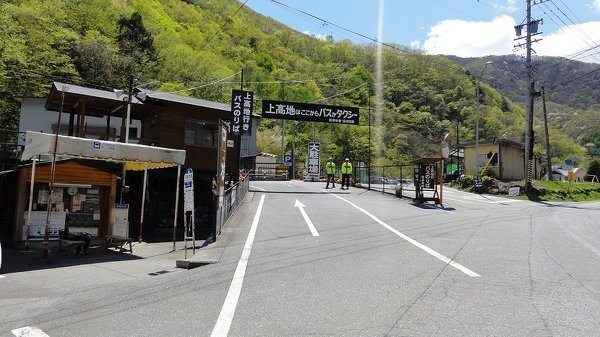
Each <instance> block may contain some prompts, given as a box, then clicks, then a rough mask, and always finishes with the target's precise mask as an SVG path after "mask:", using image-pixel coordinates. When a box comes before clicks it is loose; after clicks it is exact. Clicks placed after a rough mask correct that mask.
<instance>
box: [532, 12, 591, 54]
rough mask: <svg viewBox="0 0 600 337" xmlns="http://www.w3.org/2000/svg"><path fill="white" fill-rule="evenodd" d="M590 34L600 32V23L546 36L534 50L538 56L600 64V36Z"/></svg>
mask: <svg viewBox="0 0 600 337" xmlns="http://www.w3.org/2000/svg"><path fill="white" fill-rule="evenodd" d="M597 2H600V0H599V1H597ZM589 32H600V21H593V22H586V23H582V24H578V25H572V26H567V27H563V28H561V29H560V30H559V31H557V32H555V33H552V34H544V35H543V36H542V38H543V39H542V41H540V42H537V43H535V44H534V45H533V49H534V50H535V51H536V52H537V54H538V55H544V56H563V57H568V58H571V59H574V60H578V61H582V62H592V63H600V47H597V46H598V45H600V36H598V34H589ZM594 47H596V48H594ZM587 50H589V52H586V51H587ZM593 54H595V55H593Z"/></svg>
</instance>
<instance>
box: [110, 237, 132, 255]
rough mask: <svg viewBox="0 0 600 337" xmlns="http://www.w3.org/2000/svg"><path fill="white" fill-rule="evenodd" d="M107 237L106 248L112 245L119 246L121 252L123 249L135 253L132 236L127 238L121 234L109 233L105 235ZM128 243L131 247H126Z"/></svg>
mask: <svg viewBox="0 0 600 337" xmlns="http://www.w3.org/2000/svg"><path fill="white" fill-rule="evenodd" d="M105 238H106V247H105V248H106V249H108V248H110V247H116V248H119V252H121V253H122V252H123V251H128V252H130V253H131V254H133V249H132V247H131V241H133V239H132V238H127V237H124V236H119V235H107V236H105ZM126 244H129V249H127V248H124V247H123V246H125V245H126Z"/></svg>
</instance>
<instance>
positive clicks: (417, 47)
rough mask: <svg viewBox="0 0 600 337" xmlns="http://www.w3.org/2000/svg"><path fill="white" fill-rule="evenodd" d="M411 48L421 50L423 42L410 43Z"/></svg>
mask: <svg viewBox="0 0 600 337" xmlns="http://www.w3.org/2000/svg"><path fill="white" fill-rule="evenodd" d="M410 47H411V48H412V49H421V41H419V40H413V41H410Z"/></svg>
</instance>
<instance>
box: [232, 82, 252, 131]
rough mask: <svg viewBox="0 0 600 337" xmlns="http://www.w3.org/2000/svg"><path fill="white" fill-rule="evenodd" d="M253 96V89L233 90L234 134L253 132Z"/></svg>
mask: <svg viewBox="0 0 600 337" xmlns="http://www.w3.org/2000/svg"><path fill="white" fill-rule="evenodd" d="M253 96H254V94H253V93H252V92H251V91H244V90H232V91H231V132H232V133H233V134H234V135H239V134H242V133H243V134H245V135H249V134H250V133H251V132H252V109H253V105H254V103H253V102H254V99H253Z"/></svg>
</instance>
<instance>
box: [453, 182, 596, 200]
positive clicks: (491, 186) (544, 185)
mask: <svg viewBox="0 0 600 337" xmlns="http://www.w3.org/2000/svg"><path fill="white" fill-rule="evenodd" d="M531 184H532V186H533V190H532V191H530V192H529V193H527V194H526V193H525V182H524V181H511V182H502V181H499V180H496V179H493V178H490V177H483V186H481V187H475V186H474V183H473V178H472V176H463V177H462V178H461V180H460V181H458V185H459V186H458V188H460V189H463V190H465V191H469V192H474V193H483V194H493V195H504V196H508V190H509V188H510V187H517V186H518V187H520V195H519V196H517V197H511V198H516V199H524V200H539V201H598V200H600V184H598V183H591V182H572V183H569V182H567V181H547V180H534V181H532V183H531Z"/></svg>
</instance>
